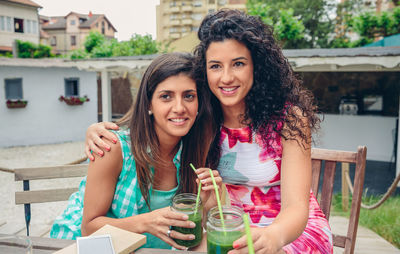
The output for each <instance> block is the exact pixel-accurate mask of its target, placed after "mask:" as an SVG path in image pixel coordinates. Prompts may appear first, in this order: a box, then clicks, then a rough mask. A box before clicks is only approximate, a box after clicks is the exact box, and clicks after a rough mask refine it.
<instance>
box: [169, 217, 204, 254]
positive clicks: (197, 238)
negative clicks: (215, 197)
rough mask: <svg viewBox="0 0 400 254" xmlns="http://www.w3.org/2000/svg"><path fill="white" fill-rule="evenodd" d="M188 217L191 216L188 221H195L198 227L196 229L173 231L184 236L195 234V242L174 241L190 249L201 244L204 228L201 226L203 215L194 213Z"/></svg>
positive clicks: (174, 228) (175, 228)
mask: <svg viewBox="0 0 400 254" xmlns="http://www.w3.org/2000/svg"><path fill="white" fill-rule="evenodd" d="M188 216H189V219H188V220H190V221H193V222H194V223H195V224H196V227H194V228H182V227H171V229H172V230H175V231H176V232H179V233H182V234H193V235H194V236H195V238H194V240H180V239H174V240H175V242H176V243H177V244H179V245H182V246H185V247H189V248H190V247H194V246H196V245H198V244H199V243H200V242H201V238H202V237H203V226H202V225H201V213H197V214H196V215H194V213H192V214H188Z"/></svg>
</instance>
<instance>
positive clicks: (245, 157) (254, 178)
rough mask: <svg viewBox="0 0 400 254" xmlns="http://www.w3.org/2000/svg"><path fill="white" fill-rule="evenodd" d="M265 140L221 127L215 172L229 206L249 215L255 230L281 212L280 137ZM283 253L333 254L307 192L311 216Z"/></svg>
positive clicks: (327, 233)
mask: <svg viewBox="0 0 400 254" xmlns="http://www.w3.org/2000/svg"><path fill="white" fill-rule="evenodd" d="M268 133H269V136H268V137H267V138H262V137H261V136H260V135H258V134H255V133H252V131H251V129H250V127H245V128H239V129H229V128H226V127H224V126H222V127H221V140H220V145H221V158H220V163H219V165H218V171H219V173H220V175H221V177H222V179H223V181H224V183H225V184H226V187H227V190H228V193H229V197H230V200H231V205H235V206H239V207H241V208H242V209H243V210H244V211H245V212H246V213H248V214H249V215H250V218H251V223H252V225H254V226H259V227H265V226H268V225H269V224H271V223H272V222H273V220H274V219H275V217H276V216H277V215H278V214H279V212H280V209H281V188H280V180H281V159H282V144H281V137H280V136H279V134H278V133H276V132H274V131H273V130H272V129H271V130H270V131H269V132H268ZM284 250H285V251H286V253H332V252H333V247H332V234H331V230H330V227H329V224H328V221H327V220H326V219H325V215H324V214H323V212H322V211H321V209H320V207H319V205H318V202H317V201H316V199H315V197H314V195H313V194H312V192H311V191H310V213H309V219H308V223H307V226H306V229H305V230H304V232H303V234H302V235H301V236H300V237H299V238H298V239H297V240H295V241H293V242H292V243H291V244H289V245H286V246H285V247H284Z"/></svg>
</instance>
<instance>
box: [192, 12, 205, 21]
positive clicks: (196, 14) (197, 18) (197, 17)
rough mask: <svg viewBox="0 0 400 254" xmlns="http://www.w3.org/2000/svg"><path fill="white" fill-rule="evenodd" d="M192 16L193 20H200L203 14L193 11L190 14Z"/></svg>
mask: <svg viewBox="0 0 400 254" xmlns="http://www.w3.org/2000/svg"><path fill="white" fill-rule="evenodd" d="M192 18H193V19H194V20H201V19H202V18H203V15H202V14H201V13H194V14H192Z"/></svg>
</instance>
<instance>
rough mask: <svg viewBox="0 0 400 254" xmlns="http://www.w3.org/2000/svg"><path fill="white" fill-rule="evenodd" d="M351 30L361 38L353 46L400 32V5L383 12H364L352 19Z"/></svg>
mask: <svg viewBox="0 0 400 254" xmlns="http://www.w3.org/2000/svg"><path fill="white" fill-rule="evenodd" d="M350 26H351V30H352V31H353V32H355V33H357V34H358V35H359V37H360V39H359V40H357V41H356V42H354V43H353V46H363V45H365V44H368V43H371V42H373V41H375V40H376V39H380V38H382V37H386V36H390V35H394V34H399V33H400V7H396V8H394V9H393V11H391V12H388V11H383V12H381V13H375V12H364V13H361V14H360V15H359V16H355V17H353V18H352V19H351V20H350Z"/></svg>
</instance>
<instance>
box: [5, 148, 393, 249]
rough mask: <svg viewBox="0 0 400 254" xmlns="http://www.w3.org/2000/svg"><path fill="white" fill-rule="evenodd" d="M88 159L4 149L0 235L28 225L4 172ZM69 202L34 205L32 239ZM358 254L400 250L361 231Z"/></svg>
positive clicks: (67, 151)
mask: <svg viewBox="0 0 400 254" xmlns="http://www.w3.org/2000/svg"><path fill="white" fill-rule="evenodd" d="M82 157H84V147H83V142H71V143H63V144H55V145H42V146H29V147H14V148H0V198H1V200H2V206H1V208H2V209H0V233H6V234H20V235H24V234H25V233H26V232H25V222H24V211H23V206H22V205H18V206H17V205H15V201H14V192H15V190H22V184H21V183H15V182H14V175H13V174H12V173H9V172H5V171H4V170H2V169H12V168H21V167H36V166H44V165H48V166H55V165H64V164H68V163H71V162H73V161H76V160H79V159H81V158H82ZM80 181H81V178H76V179H71V180H69V181H65V180H62V181H61V182H60V181H57V182H53V183H51V184H50V183H49V182H45V181H37V183H35V184H32V185H31V189H34V188H35V187H37V186H39V185H40V187H41V188H55V187H56V186H59V185H63V186H70V187H76V186H78V185H79V182H80ZM66 205H67V202H66V201H65V202H54V203H46V204H33V205H32V221H31V235H33V236H42V235H43V236H48V229H49V227H50V226H51V224H52V222H53V220H54V218H55V217H56V216H57V215H59V214H61V212H62V211H63V210H64V209H65V207H66ZM329 222H330V225H331V227H332V231H333V232H334V233H340V234H345V233H346V230H347V224H348V220H347V219H346V218H343V217H337V216H333V217H331V219H330V221H329ZM334 253H335V254H336V253H343V251H342V250H341V249H340V248H337V249H336V248H335V250H334ZM355 253H360V254H361V253H362V254H364V253H365V254H370V253H371V254H375V253H389V254H391V253H393V254H394V253H397V254H400V250H399V249H397V248H395V247H394V246H392V245H391V244H390V243H389V242H387V241H386V240H384V239H383V238H381V237H380V236H378V235H377V234H375V233H374V232H372V231H371V230H369V229H366V228H364V227H359V229H358V234H357V242H356V249H355Z"/></svg>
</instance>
